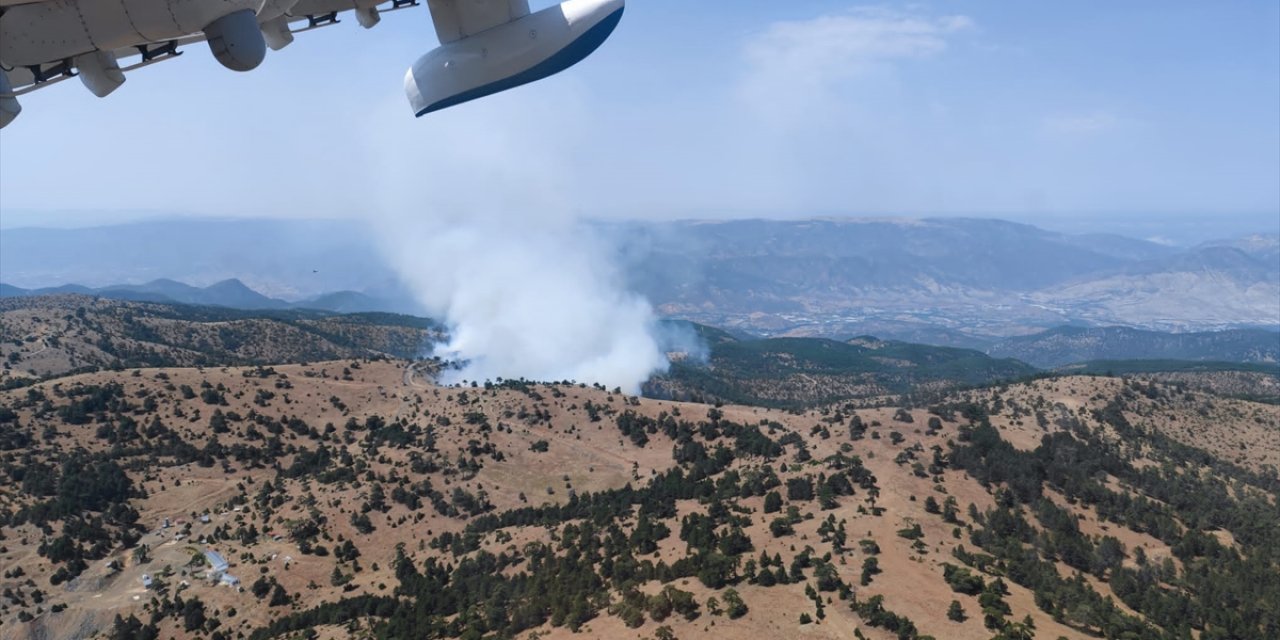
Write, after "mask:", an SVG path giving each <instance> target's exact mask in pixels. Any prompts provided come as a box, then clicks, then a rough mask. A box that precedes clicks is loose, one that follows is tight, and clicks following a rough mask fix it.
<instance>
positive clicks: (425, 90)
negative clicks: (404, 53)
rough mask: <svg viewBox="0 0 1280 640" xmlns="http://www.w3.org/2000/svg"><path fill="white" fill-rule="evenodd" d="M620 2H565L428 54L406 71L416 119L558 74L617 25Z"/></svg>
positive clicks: (598, 44)
mask: <svg viewBox="0 0 1280 640" xmlns="http://www.w3.org/2000/svg"><path fill="white" fill-rule="evenodd" d="M623 5H624V0H566V1H565V2H563V3H561V4H559V5H555V6H552V7H549V8H547V9H543V10H542V11H538V12H536V13H531V14H529V15H527V16H524V17H523V18H520V19H518V20H513V21H511V22H508V23H506V24H503V25H500V26H497V27H494V28H492V29H489V30H486V31H482V32H480V33H477V34H475V35H471V36H468V37H466V38H462V39H460V40H456V41H453V42H450V43H448V44H445V45H443V46H441V47H439V48H437V49H433V50H432V51H430V52H428V53H427V54H426V55H424V56H422V57H421V58H418V61H417V62H415V63H414V64H413V66H412V67H410V68H409V71H408V72H407V73H406V74H405V77H404V88H405V93H406V94H407V95H408V97H409V104H410V105H411V106H412V107H413V112H414V114H415V115H417V116H422V115H424V114H428V113H431V112H432V111H439V110H440V109H444V108H446V107H452V106H454V105H457V104H462V103H463V102H467V101H469V100H475V99H476V98H482V97H484V96H487V95H490V94H494V93H497V92H499V91H505V90H507V89H511V88H514V87H518V86H520V85H522V84H527V83H530V82H533V81H535V80H541V79H542V78H545V77H547V76H550V75H552V74H555V73H558V72H560V71H563V70H565V69H567V68H569V67H571V66H573V65H574V64H576V63H577V62H578V61H580V60H582V59H583V58H585V57H587V56H588V55H590V54H591V52H593V51H595V50H596V48H598V47H599V46H600V45H601V44H602V43H604V41H605V39H606V38H608V37H609V34H611V33H613V29H614V27H616V26H617V25H618V21H619V20H621V19H622V11H623V8H624V7H623Z"/></svg>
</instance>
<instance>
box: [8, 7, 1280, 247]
mask: <svg viewBox="0 0 1280 640" xmlns="http://www.w3.org/2000/svg"><path fill="white" fill-rule="evenodd" d="M535 4H536V5H537V6H535V8H538V7H539V6H542V5H545V4H546V3H545V2H544V3H537V2H535ZM1278 7H1280V5H1278V4H1277V3H1276V2H1275V1H1274V0H1258V1H1247V2H1246V1H1224V2H1208V1H1203V2H1171V1H1168V0H1164V1H1160V2H1154V1H1151V2H1147V1H1134V2H1052V3H1051V2H1007V1H1006V2H996V1H972V2H924V3H911V4H880V5H865V4H851V3H848V2H832V1H808V2H801V1H792V2H765V1H755V0H746V1H742V2H732V3H730V2H704V1H689V0H682V1H676V0H632V2H630V3H629V5H628V7H627V13H626V16H625V17H624V19H623V21H622V23H621V25H620V26H619V28H618V31H617V32H616V33H615V35H614V37H613V38H612V39H611V40H610V41H609V42H607V43H606V45H605V46H604V47H603V48H602V49H600V50H599V51H598V52H596V54H594V55H593V56H592V57H590V58H588V59H587V60H586V61H584V62H583V63H582V64H581V65H579V66H578V67H575V68H573V69H572V70H570V71H568V72H566V73H564V74H561V75H559V76H556V77H553V78H551V79H549V80H546V81H542V82H540V83H537V84H534V85H530V86H527V87H524V88H520V89H517V90H515V91H512V92H508V93H505V94H501V95H498V96H493V97H490V98H486V99H484V100H482V101H479V102H475V103H470V104H467V105H464V106H461V107H458V108H454V109H449V110H446V111H443V112H439V113H436V114H432V115H429V116H427V117H424V118H421V119H415V118H413V116H412V113H411V112H410V109H409V107H408V105H407V103H406V101H405V98H404V96H403V89H402V78H403V74H404V71H405V69H406V68H407V67H408V66H409V65H410V64H411V63H412V62H413V61H414V59H416V58H417V56H418V55H420V54H422V53H423V52H425V51H427V50H428V49H430V48H432V47H434V46H436V44H437V43H436V40H435V35H434V31H433V28H432V26H431V23H430V19H429V16H428V12H427V11H426V8H425V6H424V7H421V8H418V9H414V10H409V11H403V12H398V13H392V14H388V15H386V16H384V18H383V21H382V24H380V25H378V26H377V27H376V28H374V29H373V30H371V31H366V30H364V29H361V28H360V27H359V26H358V25H357V24H356V21H355V20H354V18H350V17H348V18H347V19H346V20H344V22H343V23H342V24H340V25H338V26H336V27H332V28H328V29H323V30H319V31H316V32H313V33H305V34H301V35H299V36H298V38H297V40H296V41H295V42H294V44H293V45H292V46H290V47H289V48H287V49H285V50H284V51H281V52H268V58H267V60H266V62H265V63H264V64H263V65H262V67H260V68H259V69H258V70H256V71H254V72H251V73H247V74H237V73H233V72H230V71H227V70H225V69H223V68H221V67H220V66H218V65H217V63H216V62H214V61H213V59H212V57H211V56H210V55H209V54H208V51H207V49H206V48H205V47H204V45H198V46H193V47H188V49H187V51H188V53H187V54H186V55H184V56H183V57H182V58H181V59H178V60H174V61H171V62H167V63H164V64H160V65H156V66H153V67H150V68H147V69H144V70H141V71H139V72H137V73H133V74H131V75H130V76H129V81H128V82H127V83H126V84H125V86H123V87H121V88H120V89H119V90H118V91H117V92H116V93H115V94H113V95H111V96H109V97H108V98H106V99H98V98H95V97H93V96H92V95H91V94H90V93H89V92H88V91H87V90H85V89H84V88H83V87H82V86H80V84H79V82H77V81H74V80H73V81H68V82H65V83H63V84H61V85H58V86H55V87H50V88H48V89H46V90H42V91H39V92H37V93H35V94H32V95H29V96H26V97H24V98H23V105H24V111H23V113H22V115H21V116H20V117H19V118H18V120H17V121H15V122H14V123H13V124H12V125H10V126H9V127H8V128H6V129H5V130H4V131H3V133H0V222H3V224H4V225H5V226H15V225H16V224H30V223H32V222H37V221H43V222H48V223H57V222H71V221H74V222H80V223H83V222H86V221H95V220H102V221H107V220H113V219H117V218H121V217H128V216H131V215H135V214H137V213H138V212H151V213H161V214H174V213H179V214H195V215H237V216H239V215H254V216H256V215H269V216H297V217H314V216H324V217H334V216H361V215H366V214H367V213H368V211H369V209H370V208H379V207H382V208H393V209H399V210H401V211H412V210H413V209H414V208H417V207H433V208H436V209H438V210H442V211H448V212H449V213H450V214H451V215H467V214H468V213H469V212H474V211H480V210H484V209H486V208H506V209H537V210H539V211H541V212H543V213H545V212H547V211H552V212H565V213H570V214H574V215H583V214H585V215H591V216H610V217H726V216H736V215H757V216H758V215H765V216H797V215H812V214H822V215H865V214H902V215H939V214H984V215H997V216H1006V217H1017V218H1020V219H1026V220H1031V221H1035V220H1036V219H1037V217H1038V216H1040V217H1043V218H1044V219H1045V220H1049V219H1059V220H1061V219H1062V218H1063V217H1064V216H1071V215H1074V214H1077V213H1088V214H1091V215H1093V216H1095V217H1097V216H1099V215H1100V214H1106V215H1111V214H1116V215H1130V216H1137V215H1140V214H1146V215H1150V214H1180V215H1186V214H1201V213H1211V214H1214V215H1216V216H1224V217H1225V216H1233V217H1234V219H1238V218H1240V217H1242V216H1250V219H1255V220H1256V219H1260V218H1259V216H1262V218H1261V219H1264V220H1265V219H1267V217H1268V216H1272V215H1274V216H1275V218H1276V219H1280V213H1277V212H1280V9H1278ZM1277 224H1278V225H1280V222H1277Z"/></svg>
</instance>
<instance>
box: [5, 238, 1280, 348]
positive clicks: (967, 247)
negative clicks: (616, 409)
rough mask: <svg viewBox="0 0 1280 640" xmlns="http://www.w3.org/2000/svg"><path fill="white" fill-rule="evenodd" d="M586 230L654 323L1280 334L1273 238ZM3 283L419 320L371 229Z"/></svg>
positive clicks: (945, 333) (36, 254)
mask: <svg viewBox="0 0 1280 640" xmlns="http://www.w3.org/2000/svg"><path fill="white" fill-rule="evenodd" d="M593 227H594V228H595V229H596V230H597V231H598V236H599V238H598V241H599V242H600V243H601V244H603V245H604V246H605V250H606V251H608V252H611V253H613V254H615V255H617V256H619V263H620V264H619V265H618V266H619V267H620V268H619V271H620V273H622V274H623V276H624V278H625V280H626V285H627V286H628V288H630V289H631V290H633V291H635V292H637V293H640V294H642V295H644V297H646V298H647V299H648V300H649V301H650V302H651V303H652V304H653V306H654V307H655V308H656V309H657V310H658V311H659V313H660V314H661V315H663V316H665V317H672V318H681V319H687V320H693V321H697V322H701V323H705V324H709V325H714V326H719V327H724V328H726V329H730V330H734V331H739V332H745V333H751V334H755V335H770V336H780V335H788V336H821V337H829V338H847V337H850V336H856V335H863V334H870V335H876V336H880V337H881V338H885V339H899V340H906V341H912V342H921V341H929V342H935V343H938V344H949V345H953V346H964V347H975V348H979V347H981V346H983V345H986V344H990V343H992V342H993V341H998V340H999V339H1002V338H1004V337H1008V336H1014V335H1024V334H1028V333H1033V332H1037V331H1042V330H1045V329H1049V328H1052V327H1056V326H1061V325H1090V326H1112V325H1121V326H1131V327H1135V328H1141V329H1149V330H1161V331H1176V332H1188V331H1207V330H1217V329H1228V328H1242V327H1251V326H1267V327H1274V326H1280V234H1276V233H1270V232H1268V233H1256V234H1252V235H1246V236H1241V237H1237V238H1227V239H1223V240H1218V241H1213V242H1205V243H1202V244H1200V245H1197V246H1192V247H1172V246H1167V245H1164V244H1159V243H1156V242H1150V241H1147V240H1141V239H1135V238H1130V237H1125V236H1120V235H1111V234H1099V233H1090V234H1067V233H1059V232H1055V231H1049V230H1045V229H1041V228H1038V227H1035V226H1031V225H1027V224H1020V223H1014V222H1008V221H1003V220H994V219H979V218H923V219H908V218H895V219H886V218H874V219H872V218H820V219H805V220H765V219H759V220H731V221H674V222H617V223H613V222H598V223H593ZM194 239H199V242H196V241H195V240H194ZM0 274H3V276H2V278H0V279H3V280H4V281H5V282H7V283H9V284H12V285H16V286H19V287H23V288H27V289H37V290H38V289H41V288H45V287H48V286H50V285H60V284H62V283H65V282H77V283H81V284H84V285H87V286H88V287H92V288H94V290H93V292H94V293H97V294H98V295H107V294H104V293H100V292H98V291H97V289H99V288H103V287H109V286H110V285H114V284H116V283H119V282H149V281H153V280H154V279H155V278H157V277H164V278H171V279H173V280H176V281H180V282H188V283H197V284H201V285H203V284H208V283H214V282H221V281H225V280H228V279H238V280H239V281H240V282H242V283H244V284H245V285H246V286H248V287H249V288H251V289H252V290H254V291H256V292H259V293H261V294H262V295H263V296H265V297H267V298H270V299H274V300H282V301H289V304H292V305H311V306H316V307H319V308H326V309H334V310H344V311H349V310H358V309H369V308H373V309H381V310H389V311H397V312H402V313H422V312H423V311H424V310H422V309H420V308H416V303H415V296H414V295H412V293H411V292H410V291H409V290H408V289H407V287H406V286H405V285H404V284H403V281H402V279H401V274H399V273H397V272H396V270H395V269H394V268H392V266H391V265H390V263H389V262H388V261H387V260H386V258H385V257H384V256H383V255H382V254H381V252H380V251H379V248H378V243H377V241H376V239H375V238H374V237H372V235H371V233H370V231H369V230H368V228H367V225H362V224H360V223H358V222H356V221H332V220H330V221H323V220H321V221H314V220H307V221H300V220H269V221H268V220H221V221H219V220H174V221H165V222H147V223H136V224H129V225H118V226H112V227H101V228H96V229H56V230H55V229H6V230H5V231H4V232H3V233H0ZM79 292H80V293H86V292H88V291H79ZM335 292H338V293H335ZM355 292H359V293H355ZM143 293H144V294H145V295H153V294H154V293H155V292H152V291H144V292H143ZM241 293H243V292H241ZM111 295H117V296H125V295H131V294H129V293H128V292H118V293H113V294H111ZM166 295H168V296H169V297H173V295H172V294H166ZM362 296H364V297H362ZM220 299H221V300H222V302H219V304H228V303H229V302H228V301H229V299H230V298H229V297H223V298H220ZM369 299H372V300H369ZM299 301H304V302H299ZM238 304H273V303H271V302H270V301H264V300H257V299H253V298H249V299H248V300H247V301H245V302H241V303H238Z"/></svg>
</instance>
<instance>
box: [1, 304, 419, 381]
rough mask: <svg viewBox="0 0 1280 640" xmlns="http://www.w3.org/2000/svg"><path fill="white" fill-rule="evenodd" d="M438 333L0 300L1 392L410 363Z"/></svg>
mask: <svg viewBox="0 0 1280 640" xmlns="http://www.w3.org/2000/svg"><path fill="white" fill-rule="evenodd" d="M439 336H440V333H439V330H438V328H436V327H435V326H434V325H433V324H432V323H430V322H429V321H425V320H422V319H418V318H410V317H407V316H395V315H391V314H352V315H334V314H325V313H321V312H304V311H264V312H250V311H237V310H233V309H224V308H218V307H192V306H184V305H166V304H156V303H148V302H126V301H120V300H109V299H105V298H95V297H90V296H83V295H59V296H39V297H30V298H4V299H0V363H2V364H0V366H2V367H3V369H0V384H3V383H6V382H10V381H20V380H21V379H24V378H26V379H29V378H41V377H49V376H56V375H65V374H67V373H73V372H77V371H82V370H91V369H100V368H115V369H120V368H126V367H137V366H194V365H206V366H208V365H224V364H238V365H243V364H276V363H281V362H301V361H309V360H328V359H334V358H350V357H366V356H372V355H389V356H396V357H416V356H418V355H420V354H421V353H422V351H423V349H424V347H425V346H426V345H427V344H428V343H429V342H430V341H432V340H433V339H437V338H439Z"/></svg>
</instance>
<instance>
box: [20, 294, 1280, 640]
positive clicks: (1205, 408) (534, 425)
mask: <svg viewBox="0 0 1280 640" xmlns="http://www.w3.org/2000/svg"><path fill="white" fill-rule="evenodd" d="M5 322H6V323H9V322H15V320H13V319H11V318H10V317H9V316H8V315H6V316H5ZM77 327H79V325H75V324H68V329H69V330H76V328H77ZM81 330H86V329H84V328H81ZM1278 433H1280V412H1278V409H1277V407H1276V406H1273V405H1262V404H1255V403H1249V402H1245V401H1241V400H1225V399H1220V398H1215V397H1213V396H1211V395H1208V394H1206V393H1202V392H1190V391H1186V390H1183V389H1181V388H1179V387H1177V386H1176V385H1163V384H1159V383H1157V384H1154V385H1152V384H1148V383H1141V384H1138V383H1133V382H1128V381H1123V380H1118V379H1101V378H1083V377H1078V378H1062V379H1049V380H1040V381H1036V382H1033V383H1027V384H1023V385H1014V386H1010V387H1004V388H999V389H989V390H981V391H973V392H966V393H963V394H956V395H954V396H952V397H950V398H947V399H946V400H944V401H940V402H938V403H936V404H934V405H932V406H930V407H915V408H902V407H893V406H889V407H881V408H870V409H865V408H857V409H855V408H853V407H845V406H832V407H829V408H826V409H824V410H820V411H809V412H783V411H777V410H768V409H762V408H753V407H745V406H724V407H719V408H716V407H712V406H707V405H697V404H687V403H676V402H667V401H656V400H647V399H640V398H634V397H628V396H625V395H622V394H619V393H610V392H609V391H608V390H606V389H603V388H597V387H589V386H580V385H540V384H539V385H532V384H523V383H507V384H500V385H497V386H491V387H487V388H486V387H479V388H470V387H468V388H445V387H439V386H436V385H434V384H433V383H432V382H431V381H430V379H429V376H427V375H425V374H424V372H423V371H422V370H421V369H420V368H417V367H415V366H411V365H410V364H409V363H408V362H405V361H398V360H383V359H376V360H350V359H347V360H340V361H328V362H316V363H312V364H308V365H281V366H274V367H269V368H261V367H246V368H235V367H231V368H204V369H198V368H165V369H138V370H126V371H118V372H99V373H92V374H84V375H78V376H72V377H66V378H61V379H58V380H54V381H47V382H42V383H39V384H35V385H32V386H30V387H28V388H22V389H13V390H9V391H5V392H0V473H2V474H3V475H4V483H3V485H0V566H3V567H4V572H3V575H2V576H0V588H2V591H0V593H2V594H3V595H2V596H0V637H4V638H89V637H102V638H134V637H139V638H147V637H161V638H168V637H179V638H183V637H203V638H241V637H245V638H248V637H253V638H265V637H284V636H294V637H301V636H304V635H307V636H310V637H334V638H337V637H389V638H395V637H411V636H412V637H453V636H460V637H481V636H518V637H522V638H569V637H601V638H671V637H678V638H725V637H735V638H736V637H755V638H762V639H771V638H778V639H782V638H795V637H809V638H851V637H852V638H856V637H862V638H872V639H888V638H918V637H926V636H932V637H934V638H938V639H943V638H959V639H967V638H972V639H975V640H976V639H984V640H985V639H986V638H992V637H1002V638H1026V637H1037V638H1058V637H1067V638H1076V637H1091V636H1104V635H1105V636H1107V637H1121V636H1122V634H1128V637H1134V638H1148V637H1150V638H1159V637H1180V636H1181V635H1182V634H1183V633H1184V632H1185V633H1190V634H1191V635H1193V636H1196V637H1200V638H1211V637H1212V638H1218V637H1221V638H1227V637H1257V638H1264V637H1275V635H1274V632H1275V631H1276V630H1277V629H1280V626H1278V625H1280V622H1278V621H1277V620H1276V618H1275V616H1276V610H1277V609H1276V605H1277V602H1278V598H1280V594H1278V593H1277V590H1280V586H1277V585H1278V584H1280V583H1278V582H1277V581H1272V582H1270V583H1268V582H1267V580H1266V577H1267V576H1275V575H1280V574H1277V573H1276V572H1277V565H1276V560H1277V557H1280V555H1278V554H1277V548H1276V547H1277V546H1278V545H1280V541H1277V540H1275V535H1274V532H1275V529H1274V527H1275V526H1276V525H1277V524H1278V523H1280V516H1277V508H1276V496H1277V493H1276V492H1277V479H1276V472H1275V464H1276V462H1277V460H1278V458H1277V456H1280V440H1278V435H1277V434H1278ZM206 520H207V521H206ZM166 521H167V522H168V525H169V526H167V527H166V526H165V522H166ZM1267 527H1273V528H1271V529H1270V530H1269V531H1268V530H1267V529H1266V528H1267ZM205 550H212V551H215V552H217V553H219V554H221V555H222V556H223V557H225V558H226V559H227V561H228V563H229V567H228V568H227V570H226V573H228V574H230V575H232V576H235V578H237V579H238V580H239V584H240V587H239V588H234V587H230V586H225V585H220V584H218V583H217V582H216V579H213V578H211V576H210V567H208V565H207V563H206V561H205V560H204V559H203V555H202V553H203V552H204V551H205ZM1210 568H1211V569H1212V570H1209V569H1210ZM143 574H146V575H147V576H149V577H150V578H151V579H152V583H151V585H150V587H149V588H146V587H144V585H143V582H142V578H143ZM953 603H954V604H953ZM575 633H576V635H575ZM1269 634H1270V635H1269Z"/></svg>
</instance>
